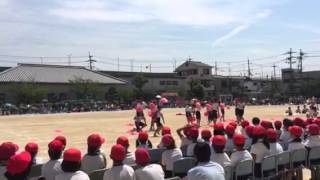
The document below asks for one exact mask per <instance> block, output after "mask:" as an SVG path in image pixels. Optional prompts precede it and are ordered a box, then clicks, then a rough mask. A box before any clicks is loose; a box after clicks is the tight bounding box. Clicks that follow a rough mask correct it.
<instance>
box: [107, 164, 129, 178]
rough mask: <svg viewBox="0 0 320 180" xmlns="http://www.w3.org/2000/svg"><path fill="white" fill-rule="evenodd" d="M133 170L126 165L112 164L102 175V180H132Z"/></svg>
mask: <svg viewBox="0 0 320 180" xmlns="http://www.w3.org/2000/svg"><path fill="white" fill-rule="evenodd" d="M134 179H135V177H134V170H133V169H132V167H130V166H128V165H125V164H124V165H122V166H114V167H112V168H110V169H109V170H107V171H106V172H105V173H104V175H103V180H134Z"/></svg>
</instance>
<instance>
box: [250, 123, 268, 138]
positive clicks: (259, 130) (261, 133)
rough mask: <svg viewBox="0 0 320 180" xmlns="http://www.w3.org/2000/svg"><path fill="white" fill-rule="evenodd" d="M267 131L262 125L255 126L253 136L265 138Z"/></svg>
mask: <svg viewBox="0 0 320 180" xmlns="http://www.w3.org/2000/svg"><path fill="white" fill-rule="evenodd" d="M265 131H266V129H265V128H264V127H262V126H260V125H258V126H255V127H254V128H253V132H252V136H255V137H263V136H264V135H265Z"/></svg>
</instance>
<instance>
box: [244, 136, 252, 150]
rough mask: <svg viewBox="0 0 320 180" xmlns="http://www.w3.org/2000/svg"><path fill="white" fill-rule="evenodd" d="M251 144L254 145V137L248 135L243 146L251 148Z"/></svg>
mask: <svg viewBox="0 0 320 180" xmlns="http://www.w3.org/2000/svg"><path fill="white" fill-rule="evenodd" d="M251 145H252V139H251V138H250V137H247V139H246V141H245V143H244V146H243V148H244V149H251Z"/></svg>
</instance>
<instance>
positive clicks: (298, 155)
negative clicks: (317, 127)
mask: <svg viewBox="0 0 320 180" xmlns="http://www.w3.org/2000/svg"><path fill="white" fill-rule="evenodd" d="M307 155H308V151H307V150H306V149H305V148H302V149H297V150H293V151H291V152H290V161H291V162H290V167H291V168H293V169H296V167H294V166H295V164H297V163H298V164H300V165H299V167H298V168H300V167H301V165H304V166H306V165H307Z"/></svg>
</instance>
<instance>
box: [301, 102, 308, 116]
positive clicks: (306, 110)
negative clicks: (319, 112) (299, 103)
mask: <svg viewBox="0 0 320 180" xmlns="http://www.w3.org/2000/svg"><path fill="white" fill-rule="evenodd" d="M307 112H308V108H307V106H306V105H305V104H304V105H303V109H302V114H306V113H307Z"/></svg>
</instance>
